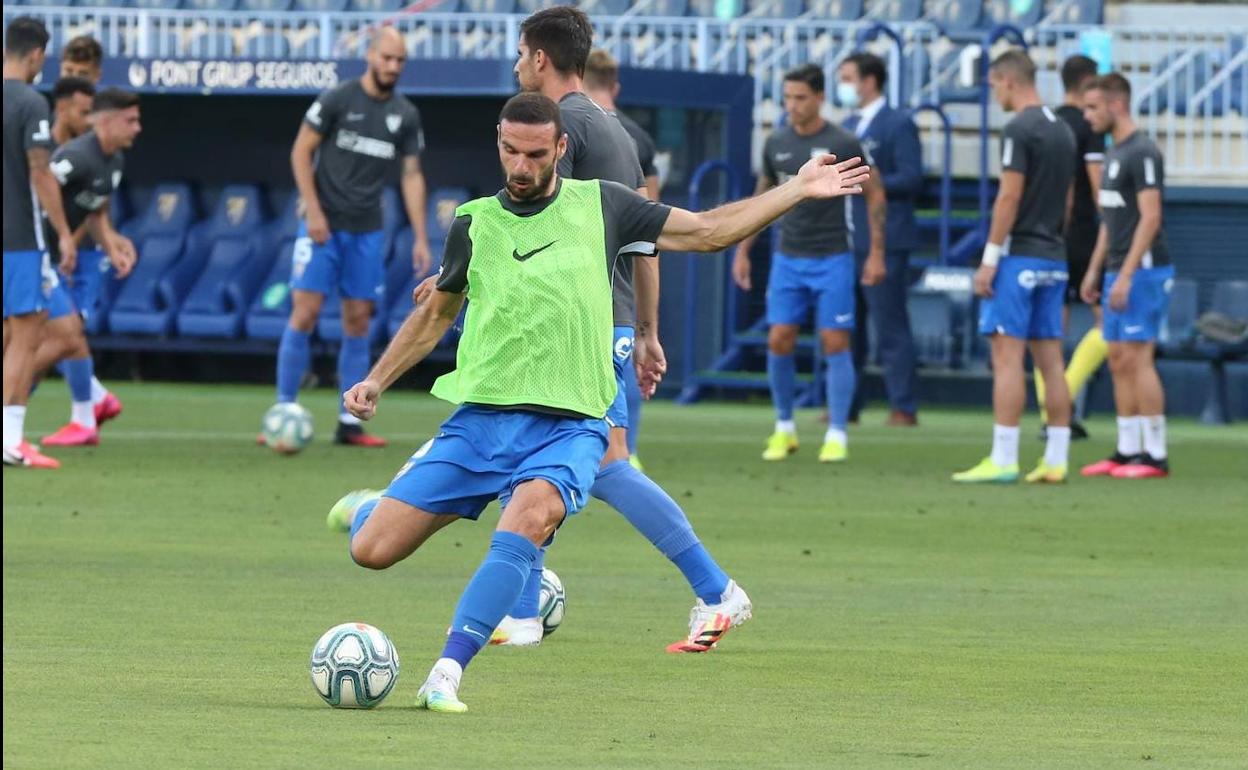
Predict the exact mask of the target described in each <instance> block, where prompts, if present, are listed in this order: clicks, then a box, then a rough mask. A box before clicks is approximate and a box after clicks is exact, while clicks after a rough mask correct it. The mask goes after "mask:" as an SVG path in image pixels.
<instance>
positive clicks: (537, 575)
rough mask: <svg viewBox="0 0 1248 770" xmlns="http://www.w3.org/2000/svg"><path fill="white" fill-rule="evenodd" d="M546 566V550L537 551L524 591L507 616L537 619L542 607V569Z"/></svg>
mask: <svg viewBox="0 0 1248 770" xmlns="http://www.w3.org/2000/svg"><path fill="white" fill-rule="evenodd" d="M545 566H546V549H545V548H544V547H543V548H539V549H537V558H536V559H534V560H533V565H532V566H531V567H529V576H528V578H527V579H526V580H525V581H524V590H523V591H521V592H520V598H519V599H516V605H515V606H514V607H512V608H511V611H510V612H508V613H507V614H508V615H510V616H512V617H513V618H535V617H537V613H538V611H539V610H541V605H542V568H543V567H545Z"/></svg>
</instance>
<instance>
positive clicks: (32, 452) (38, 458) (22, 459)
mask: <svg viewBox="0 0 1248 770" xmlns="http://www.w3.org/2000/svg"><path fill="white" fill-rule="evenodd" d="M4 464H5V465H14V466H17V467H19V468H48V469H50V470H54V469H56V468H59V467H61V464H60V462H59V461H57V460H54V459H53V458H51V457H48V456H47V455H44V454H40V453H39V452H38V451H37V450H36V449H35V448H34V447H33V446H31V445H30V442H29V441H23V442H22V443H20V444H18V445H17V447H16V448H14V449H6V450H4Z"/></svg>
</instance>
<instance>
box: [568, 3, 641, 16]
mask: <svg viewBox="0 0 1248 770" xmlns="http://www.w3.org/2000/svg"><path fill="white" fill-rule="evenodd" d="M632 5H633V3H632V0H583V2H581V3H580V9H581V10H582V11H584V12H585V13H588V14H589V15H590V16H619V15H620V14H622V13H624V12H625V11H627V10H628V9H629V8H630V7H632Z"/></svg>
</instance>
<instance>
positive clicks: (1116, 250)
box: [1083, 73, 1174, 479]
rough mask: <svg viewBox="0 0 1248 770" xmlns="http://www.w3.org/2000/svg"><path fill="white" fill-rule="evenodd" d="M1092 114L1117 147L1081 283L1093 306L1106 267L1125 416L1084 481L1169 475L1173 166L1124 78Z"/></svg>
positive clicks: (1101, 96)
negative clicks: (1162, 354)
mask: <svg viewBox="0 0 1248 770" xmlns="http://www.w3.org/2000/svg"><path fill="white" fill-rule="evenodd" d="M1084 116H1085V117H1087V119H1088V122H1089V123H1091V124H1092V128H1093V129H1094V130H1096V131H1108V132H1109V133H1110V135H1111V136H1112V137H1113V139H1114V144H1113V147H1111V148H1110V149H1109V151H1108V152H1107V153H1106V155H1105V169H1104V171H1103V172H1102V174H1103V175H1102V177H1101V193H1100V203H1101V217H1102V219H1101V230H1100V235H1099V237H1098V238H1097V242H1096V251H1095V252H1094V253H1093V254H1092V264H1091V266H1090V267H1089V268H1088V275H1087V277H1086V278H1084V281H1083V297H1084V300H1085V301H1086V302H1096V301H1097V299H1098V298H1100V294H1101V289H1100V271H1101V268H1102V266H1104V267H1105V297H1104V299H1103V308H1104V315H1105V340H1106V341H1107V342H1109V369H1110V372H1111V373H1112V374H1113V378H1114V405H1115V406H1116V407H1117V409H1118V448H1117V451H1115V452H1114V454H1113V455H1111V456H1110V457H1109V458H1108V459H1106V460H1102V461H1100V462H1098V463H1093V464H1092V465H1089V466H1087V467H1085V468H1084V469H1083V475H1084V476H1105V475H1109V476H1113V477H1114V478H1116V479H1147V478H1164V477H1165V476H1168V475H1169V474H1170V465H1169V462H1168V460H1167V459H1166V458H1167V451H1166V408H1165V407H1166V401H1165V393H1164V392H1163V390H1162V387H1161V378H1160V377H1159V376H1158V375H1157V366H1156V365H1155V363H1154V361H1153V355H1154V353H1155V352H1156V348H1157V335H1158V333H1159V332H1160V330H1161V324H1162V323H1163V322H1164V321H1165V318H1166V313H1167V311H1168V310H1169V307H1170V287H1171V285H1172V283H1173V282H1174V265H1172V264H1171V262H1170V249H1169V247H1168V246H1167V245H1166V236H1165V233H1164V232H1162V229H1161V220H1162V216H1161V200H1162V187H1163V185H1164V184H1165V169H1164V166H1163V163H1162V157H1161V151H1160V150H1158V149H1157V145H1155V144H1154V143H1153V141H1152V140H1151V139H1149V138H1148V137H1147V136H1145V135H1144V133H1143V132H1141V131H1139V130H1137V128H1136V125H1135V121H1134V120H1132V119H1131V84H1130V83H1128V82H1127V79H1126V78H1124V77H1122V76H1121V75H1118V74H1116V73H1115V74H1110V75H1106V76H1105V77H1102V78H1099V79H1097V80H1096V81H1095V82H1094V83H1093V84H1092V86H1091V87H1090V88H1088V89H1087V90H1086V91H1084Z"/></svg>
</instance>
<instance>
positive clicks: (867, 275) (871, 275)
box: [862, 254, 888, 286]
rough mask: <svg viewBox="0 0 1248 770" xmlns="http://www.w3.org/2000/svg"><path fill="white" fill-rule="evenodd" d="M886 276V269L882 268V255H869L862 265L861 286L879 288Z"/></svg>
mask: <svg viewBox="0 0 1248 770" xmlns="http://www.w3.org/2000/svg"><path fill="white" fill-rule="evenodd" d="M887 276H888V268H887V267H885V266H884V255H883V254H871V255H870V256H868V257H867V261H866V262H865V263H863V265H862V285H863V286H879V285H880V284H881V283H883V282H884V279H885V278H886V277H887Z"/></svg>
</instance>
